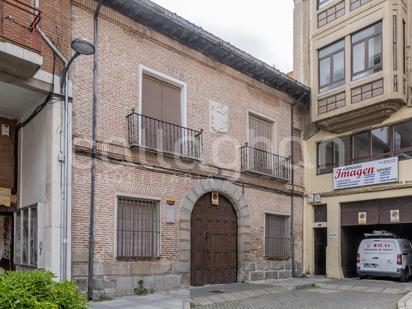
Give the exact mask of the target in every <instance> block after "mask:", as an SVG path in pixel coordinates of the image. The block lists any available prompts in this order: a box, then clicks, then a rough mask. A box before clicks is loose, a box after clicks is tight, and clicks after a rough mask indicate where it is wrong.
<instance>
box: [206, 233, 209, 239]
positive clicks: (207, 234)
mask: <svg viewBox="0 0 412 309" xmlns="http://www.w3.org/2000/svg"><path fill="white" fill-rule="evenodd" d="M208 238H209V232H205V240H207V239H208Z"/></svg>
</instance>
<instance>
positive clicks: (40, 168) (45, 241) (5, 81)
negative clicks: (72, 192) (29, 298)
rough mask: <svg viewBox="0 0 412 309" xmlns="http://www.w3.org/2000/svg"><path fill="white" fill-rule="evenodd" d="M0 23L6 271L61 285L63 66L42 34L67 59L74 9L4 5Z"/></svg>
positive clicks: (1, 224) (0, 226)
mask: <svg viewBox="0 0 412 309" xmlns="http://www.w3.org/2000/svg"><path fill="white" fill-rule="evenodd" d="M0 17H1V20H0V127H1V132H0V267H1V268H4V269H7V270H10V269H18V270H27V269H33V268H46V269H48V270H51V271H53V272H54V273H55V274H56V276H57V279H62V276H63V269H64V268H66V269H68V274H67V277H68V276H69V275H70V267H69V266H68V259H66V261H67V263H66V266H64V265H63V263H64V262H63V261H64V260H65V259H63V244H64V243H65V241H64V239H63V232H62V231H63V221H62V209H63V203H64V201H63V192H62V188H63V174H62V170H63V167H64V164H65V160H64V158H63V157H62V153H63V152H64V149H63V145H62V138H63V134H64V133H63V130H62V119H63V118H62V117H63V116H62V115H63V105H62V99H61V95H60V80H59V71H60V69H61V66H62V63H61V62H60V61H59V60H58V59H57V58H56V57H54V56H53V52H52V50H51V49H50V48H49V46H48V45H47V44H46V42H45V41H44V39H43V38H42V36H41V33H43V34H44V35H45V36H47V37H48V38H49V39H50V40H51V41H53V42H54V43H55V44H56V45H57V46H58V48H59V49H60V50H61V53H62V54H63V55H64V56H65V57H68V56H69V54H70V50H69V48H70V44H69V40H70V3H68V2H67V1H66V2H65V1H26V0H21V1H17V0H13V1H11V0H9V1H6V0H4V1H0ZM69 133H70V132H69ZM69 160H70V158H67V160H66V162H68V161H69ZM67 164H69V163H67ZM66 243H67V244H68V246H70V239H68V240H67V242H66ZM68 251H69V252H70V250H68Z"/></svg>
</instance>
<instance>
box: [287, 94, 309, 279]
mask: <svg viewBox="0 0 412 309" xmlns="http://www.w3.org/2000/svg"><path fill="white" fill-rule="evenodd" d="M307 94H308V93H307V92H304V93H303V94H302V95H301V97H300V98H299V99H297V100H295V101H294V102H293V104H292V105H291V106H290V137H291V143H290V161H291V162H290V164H291V167H292V168H291V172H290V183H291V189H290V260H291V263H292V265H291V270H292V276H293V277H295V276H296V273H295V233H294V232H293V225H294V223H295V215H294V211H295V199H294V194H295V164H294V163H295V144H294V140H293V139H294V134H293V133H294V125H293V124H294V122H295V106H296V105H298V103H301V102H302V99H303V97H304V96H305V95H307ZM302 224H303V223H302Z"/></svg>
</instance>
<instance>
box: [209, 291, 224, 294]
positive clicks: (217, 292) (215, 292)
mask: <svg viewBox="0 0 412 309" xmlns="http://www.w3.org/2000/svg"><path fill="white" fill-rule="evenodd" d="M209 293H213V294H221V293H225V291H224V290H212V291H209Z"/></svg>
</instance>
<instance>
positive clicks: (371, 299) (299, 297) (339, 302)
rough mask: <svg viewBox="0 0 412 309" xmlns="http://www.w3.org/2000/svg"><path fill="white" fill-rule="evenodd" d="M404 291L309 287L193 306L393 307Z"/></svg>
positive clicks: (287, 308)
mask: <svg viewBox="0 0 412 309" xmlns="http://www.w3.org/2000/svg"><path fill="white" fill-rule="evenodd" d="M402 296H403V294H390V293H388V294H383V293H365V292H361V291H353V290H331V289H325V288H308V289H302V290H295V291H284V292H279V293H275V294H272V295H264V296H258V297H253V298H248V299H244V300H234V301H228V302H223V303H217V304H211V305H205V306H196V308H198V309H231V308H233V309H235V308H236V309H297V308H299V309H330V308H333V309H349V308H350V309H395V308H396V305H397V302H398V300H399V299H400V298H401V297H402Z"/></svg>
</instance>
